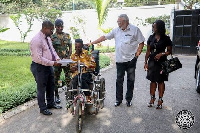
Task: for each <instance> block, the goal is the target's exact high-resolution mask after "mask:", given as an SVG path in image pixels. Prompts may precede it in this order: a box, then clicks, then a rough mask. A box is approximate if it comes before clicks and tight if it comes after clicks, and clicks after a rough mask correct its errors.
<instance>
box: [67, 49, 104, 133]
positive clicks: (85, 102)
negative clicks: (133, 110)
mask: <svg viewBox="0 0 200 133" xmlns="http://www.w3.org/2000/svg"><path fill="white" fill-rule="evenodd" d="M98 54H99V51H98V50H94V51H93V52H92V55H93V57H94V59H95V62H96V64H97V67H96V69H95V71H94V72H90V73H91V74H92V79H93V83H92V84H93V85H92V88H88V89H82V86H81V85H82V78H81V76H82V68H83V67H85V65H84V64H83V63H81V62H80V61H78V62H77V67H78V74H77V75H78V87H77V89H74V88H73V87H72V86H73V85H70V87H69V88H67V90H66V92H65V97H66V107H67V109H68V111H70V113H72V115H74V116H75V119H76V132H78V133H80V132H81V130H82V124H83V116H84V115H85V114H97V113H98V111H99V109H102V108H103V107H104V99H105V79H104V78H101V77H100V76H101V75H100V73H99V59H98V58H99V55H98ZM71 83H72V82H71ZM85 92H90V93H89V94H90V95H89V96H86V95H85ZM87 94H88V93H87ZM88 97H89V98H88Z"/></svg>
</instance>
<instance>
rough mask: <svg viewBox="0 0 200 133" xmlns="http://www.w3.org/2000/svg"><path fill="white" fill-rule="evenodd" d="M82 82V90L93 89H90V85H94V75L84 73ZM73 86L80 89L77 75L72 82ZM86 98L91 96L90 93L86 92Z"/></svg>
mask: <svg viewBox="0 0 200 133" xmlns="http://www.w3.org/2000/svg"><path fill="white" fill-rule="evenodd" d="M81 80H82V84H81V88H82V89H92V88H90V85H91V84H93V83H92V82H93V80H92V75H91V74H90V73H83V74H82V76H81ZM72 84H73V88H74V89H77V88H78V75H76V76H75V77H74V78H73V80H72ZM85 95H86V96H89V95H90V93H89V92H85Z"/></svg>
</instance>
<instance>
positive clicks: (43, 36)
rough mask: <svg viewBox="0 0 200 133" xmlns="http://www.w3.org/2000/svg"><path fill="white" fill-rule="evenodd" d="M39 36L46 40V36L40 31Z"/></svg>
mask: <svg viewBox="0 0 200 133" xmlns="http://www.w3.org/2000/svg"><path fill="white" fill-rule="evenodd" d="M40 34H41V36H42V38H44V39H46V35H45V34H44V33H43V32H42V31H40Z"/></svg>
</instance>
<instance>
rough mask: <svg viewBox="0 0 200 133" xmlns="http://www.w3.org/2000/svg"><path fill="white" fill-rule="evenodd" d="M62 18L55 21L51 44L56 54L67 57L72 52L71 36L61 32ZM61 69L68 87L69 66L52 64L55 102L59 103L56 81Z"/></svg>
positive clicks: (58, 78)
mask: <svg viewBox="0 0 200 133" xmlns="http://www.w3.org/2000/svg"><path fill="white" fill-rule="evenodd" d="M63 24H64V23H63V20H62V19H57V20H56V21H55V28H56V32H55V33H54V34H53V35H52V36H51V39H52V44H53V47H54V49H55V50H56V52H57V54H58V56H59V57H60V59H69V58H70V56H71V54H72V43H71V37H70V35H69V34H68V33H64V32H63ZM62 70H63V71H64V73H65V82H66V85H67V87H69V83H70V81H71V77H70V73H69V70H70V66H69V65H68V66H54V72H55V101H56V103H58V104H59V103H60V102H61V100H60V97H59V94H58V88H59V84H58V81H59V80H60V74H61V72H62Z"/></svg>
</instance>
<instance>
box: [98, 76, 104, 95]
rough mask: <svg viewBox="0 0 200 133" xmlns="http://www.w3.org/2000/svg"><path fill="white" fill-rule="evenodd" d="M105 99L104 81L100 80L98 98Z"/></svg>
mask: <svg viewBox="0 0 200 133" xmlns="http://www.w3.org/2000/svg"><path fill="white" fill-rule="evenodd" d="M104 97H105V79H104V78H101V79H100V90H99V98H100V99H103V98H104Z"/></svg>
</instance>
